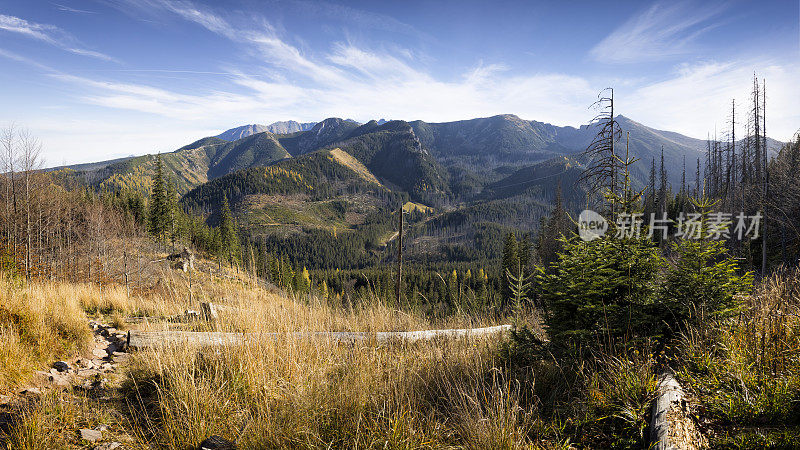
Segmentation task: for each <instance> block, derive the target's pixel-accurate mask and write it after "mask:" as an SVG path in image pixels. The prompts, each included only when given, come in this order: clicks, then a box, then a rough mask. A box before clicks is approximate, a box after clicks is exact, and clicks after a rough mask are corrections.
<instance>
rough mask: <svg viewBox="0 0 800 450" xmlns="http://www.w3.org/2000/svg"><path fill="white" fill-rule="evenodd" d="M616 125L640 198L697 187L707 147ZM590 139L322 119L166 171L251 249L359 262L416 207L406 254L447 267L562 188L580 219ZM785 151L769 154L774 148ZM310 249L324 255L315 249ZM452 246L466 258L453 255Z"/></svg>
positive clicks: (102, 183)
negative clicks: (349, 255) (663, 188)
mask: <svg viewBox="0 0 800 450" xmlns="http://www.w3.org/2000/svg"><path fill="white" fill-rule="evenodd" d="M617 121H618V122H619V124H620V126H621V128H622V130H623V131H624V132H626V134H625V136H626V137H628V140H627V142H628V145H629V151H630V153H631V155H632V156H634V157H636V158H638V161H637V162H636V163H635V164H634V166H633V169H632V178H633V180H634V183H635V184H637V185H639V186H643V185H644V184H645V183H646V180H647V177H648V174H649V172H650V166H651V164H652V162H655V163H656V164H660V159H661V155H662V151H663V158H664V165H665V168H666V169H667V173H668V178H669V181H670V182H671V184H672V185H673V188H674V189H678V188H679V186H680V183H681V179H682V177H681V175H682V172H683V167H684V162H685V165H686V169H685V170H686V172H687V175H686V179H687V180H692V181H693V180H694V176H693V175H694V171H695V166H696V164H697V161H698V160H699V161H700V162H701V163H702V161H703V159H704V157H705V148H706V141H704V140H700V139H694V138H691V137H687V136H683V135H681V134H679V133H675V132H670V131H663V130H657V129H653V128H650V127H647V126H645V125H642V124H640V123H638V122H635V121H633V120H631V119H629V118H627V117H624V116H618V117H617ZM596 132H597V129H596V126H594V125H584V126H580V127H578V128H575V127H560V126H555V125H551V124H548V123H543V122H538V121H533V120H523V119H521V118H519V117H517V116H515V115H511V114H505V115H498V116H492V117H487V118H478V119H471V120H463V121H456V122H443V123H430V122H424V121H419V120H418V121H413V122H406V121H402V120H392V121H385V120H381V121H380V122H379V121H375V120H372V121H369V122H367V123H364V124H360V123H358V122H355V121H353V120H348V119H339V118H328V119H325V120H322V121H320V122H316V123H298V122H294V121H286V122H276V123H273V124H271V125H268V126H263V125H245V126H242V127H237V128H233V129H230V130H227V131H225V132H223V133H221V134H219V135H217V136H213V137H205V138H202V139H199V140H197V141H195V142H193V143H191V144H188V145H186V146H184V147H181V148H179V149H177V150H175V151H173V152H170V153H164V154H162V155H161V158H162V160H163V163H164V166H165V173H166V175H167V177H168V179H169V180H170V182H171V183H172V184H173V185H174V186H175V187H176V190H177V192H179V193H180V194H181V195H182V202H183V204H184V206H185V207H186V208H189V209H192V210H194V211H196V212H197V213H199V214H206V215H207V217H208V220H209V221H211V222H212V223H213V222H214V220H215V212H218V211H219V206H220V202H221V199H222V198H223V196H224V197H227V198H228V200H229V202H230V204H231V207H232V208H233V210H234V213H235V215H236V216H237V219H238V222H239V223H240V224H241V225H242V226H243V227H245V228H247V229H249V233H250V234H251V235H256V234H260V235H262V239H264V237H263V235H264V234H265V233H266V234H267V235H269V236H270V239H294V241H292V242H293V244H292V245H295V246H296V245H299V244H297V239H298V236H305V237H309V236H312V235H314V236H316V235H315V234H314V233H319V232H324V233H333V234H334V235H337V233H342V232H348V231H349V232H354V233H351V234H358V235H360V236H369V239H368V240H369V242H364V243H363V245H361V244H359V245H356V247H359V248H362V250H363V251H364V252H366V253H364V254H365V255H369V254H370V253H369V251H367V250H364V249H368V248H372V249H374V248H380V247H381V245H386V243H387V242H388V240H387V239H388V235H391V230H392V227H393V225H392V223H390V222H386V220H387V219H386V217H388V215H389V213H390V212H391V210H392V208H394V206H392V205H396V204H397V202H401V201H402V202H414V204H415V205H419V206H418V207H417V206H415V207H413V208H412V209H414V210H416V209H417V208H420V210H422V211H427V214H426V215H431V214H433V215H434V217H429V218H428V219H425V220H424V221H423V222H420V223H419V224H417V225H414V226H412V228H411V231H410V236H412V237H411V239H412V241H411V242H412V243H413V242H414V241H413V239H414V238H413V236H415V235H416V236H417V237H416V239H418V241H417V243H418V244H420V245H418V246H414V248H427V247H426V246H428V247H430V245H434V247H436V246H437V245H438V246H440V247H441V246H444V247H442V248H445V247H446V248H449V249H450V250H447V251H446V252H440V254H447V255H448V256H447V257H448V258H451V259H452V258H458V256H454V255H459V254H466V253H464V252H466V251H467V250H470V249H471V250H470V251H475V247H476V246H478V247H479V244H476V243H479V242H483V241H486V242H489V241H491V242H494V241H497V239H494V238H493V239H487V238H486V236H484V235H485V234H486V233H489V234H493V236H495V237H496V235H497V234H498V233H502V232H504V231H503V230H504V229H517V230H520V229H521V230H530V231H535V230H536V228H537V227H538V224H539V221H540V219H541V218H542V217H543V216H545V215H546V214H547V212H548V210H549V208H550V207H551V205H552V203H553V199H554V196H555V192H556V188H557V186H560V187H561V192H562V197H563V200H564V201H565V203H567V206H568V207H569V206H573V207H578V206H579V205H580V204H581V202H582V200H583V198H584V192H583V191H582V189H581V187H580V186H578V184H577V183H576V180H577V179H578V178H579V176H580V174H581V173H582V171H583V170H584V166H583V161H582V157H581V152H582V151H583V150H584V149H585V148H586V147H587V146H588V145H589V143H590V142H591V141H592V139H593V138H594V136H595V135H596ZM625 142H626V141H625V140H623V141H622V142H620V143H618V145H620V146H624V145H625ZM780 145H781V143H780V142H777V141H770V147H771V148H777V147H779V146H780ZM620 148H623V147H620ZM155 160H156V157H155V156H154V155H146V156H138V157H130V158H121V159H116V160H112V161H106V162H99V163H92V164H83V165H78V166H72V167H70V168H69V169H71V170H73V171H74V173H75V174H76V176H78V177H80V178H81V179H83V180H84V181H85V182H87V183H89V184H91V185H94V186H96V187H98V188H101V189H108V190H116V189H133V190H142V191H146V190H148V189H149V186H150V184H151V182H152V175H153V173H154V167H155ZM429 207H432V209H431V208H429ZM431 211H434V213H431ZM378 224H380V226H378ZM504 227H505V228H504ZM387 233H388V234H387ZM278 236H280V238H278ZM432 236H438V238H437V239H432ZM309 239H310V237H309ZM315 239H316V240H315V241H314V242H319V236H317V238H315ZM365 239H366V238H365ZM432 242H434V244H431V243H432ZM437 242H438V243H437ZM423 243H424V244H425V245H422V244H423ZM274 244H275V245H276V246H281V245H284V244H286V242H284V241H280V240H279V241H275V242H274ZM286 245H288V244H286ZM317 245H319V244H317ZM448 246H449V247H448ZM453 246H456V247H458V246H461V247H458V248H460V250H458V251H455V250H452V248H453ZM308 247H309V248H308V249H307V251H308V252H313V246H312V245H310V244H309V245H308ZM462 247H463V248H462ZM478 250H479V251H484V252H486V253H487V254H488V253H491V251H494V250H492V249H483V250H481V249H478ZM362 256H364V255H356V256H354V257H358V258H361V257H362ZM410 257H413V252H412V254H411V255H410ZM346 260H347V259H346V258H345V259H344V261H346Z"/></svg>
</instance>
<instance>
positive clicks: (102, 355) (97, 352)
mask: <svg viewBox="0 0 800 450" xmlns="http://www.w3.org/2000/svg"><path fill="white" fill-rule="evenodd" d="M92 355H94V356H95V357H97V358H105V357H106V356H108V352H106V350H105V349H102V348H95V349H94V350H92Z"/></svg>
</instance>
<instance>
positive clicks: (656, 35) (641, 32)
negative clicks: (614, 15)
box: [590, 1, 726, 63]
mask: <svg viewBox="0 0 800 450" xmlns="http://www.w3.org/2000/svg"><path fill="white" fill-rule="evenodd" d="M725 8H726V7H725V5H723V4H720V3H716V4H702V5H697V4H694V3H689V2H688V1H678V2H670V3H668V2H657V3H654V4H652V5H651V6H650V7H648V8H647V9H645V10H643V11H641V12H639V13H637V14H636V15H634V16H633V17H631V18H630V19H629V20H627V21H626V22H625V23H624V24H622V25H621V26H620V27H619V28H617V29H616V30H614V31H613V32H612V33H611V34H610V35H608V36H607V37H606V38H605V39H603V40H602V41H600V43H599V44H597V45H596V46H595V47H594V48H592V50H591V51H590V55H591V56H592V58H593V59H595V60H597V61H601V62H605V63H631V62H645V61H654V60H661V59H665V58H670V57H674V56H677V55H683V54H686V53H689V52H691V51H692V50H693V49H694V48H695V47H694V46H695V42H696V40H697V38H698V37H700V36H701V35H702V34H703V33H705V32H707V31H709V30H710V29H712V28H714V27H716V26H718V25H719V24H718V23H712V22H711V19H714V18H716V17H718V16H719V15H720V14H721V13H722V12H723V11H724V10H725Z"/></svg>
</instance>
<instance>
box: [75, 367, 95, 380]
mask: <svg viewBox="0 0 800 450" xmlns="http://www.w3.org/2000/svg"><path fill="white" fill-rule="evenodd" d="M99 373H100V371H99V370H97V369H80V370H78V376H79V377H82V378H89V377H93V376H95V375H97V374H99Z"/></svg>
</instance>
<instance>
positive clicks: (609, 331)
mask: <svg viewBox="0 0 800 450" xmlns="http://www.w3.org/2000/svg"><path fill="white" fill-rule="evenodd" d="M661 263H662V258H661V257H660V256H659V254H658V249H657V248H656V247H655V246H654V245H653V243H652V242H650V241H649V240H646V239H640V238H630V239H614V238H601V239H595V240H593V241H590V242H583V241H579V240H577V239H573V240H571V241H566V242H565V243H564V252H563V253H561V254H560V255H559V258H558V260H557V261H556V262H555V263H554V264H553V266H552V267H551V269H550V270H549V271H547V272H545V271H544V270H543V269H542V268H539V269H538V272H537V277H536V279H537V282H538V285H539V287H540V289H541V298H542V301H543V304H544V307H545V323H546V326H547V331H548V333H549V337H550V341H551V343H552V345H553V347H554V348H556V349H578V348H583V347H586V346H593V345H594V344H596V343H598V342H604V343H608V344H614V343H617V342H619V341H620V340H621V339H623V338H633V337H636V336H639V335H647V334H648V332H649V331H650V327H651V325H652V320H651V311H652V305H653V301H654V293H655V292H656V283H655V282H656V275H657V273H658V270H659V267H660V266H661Z"/></svg>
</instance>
